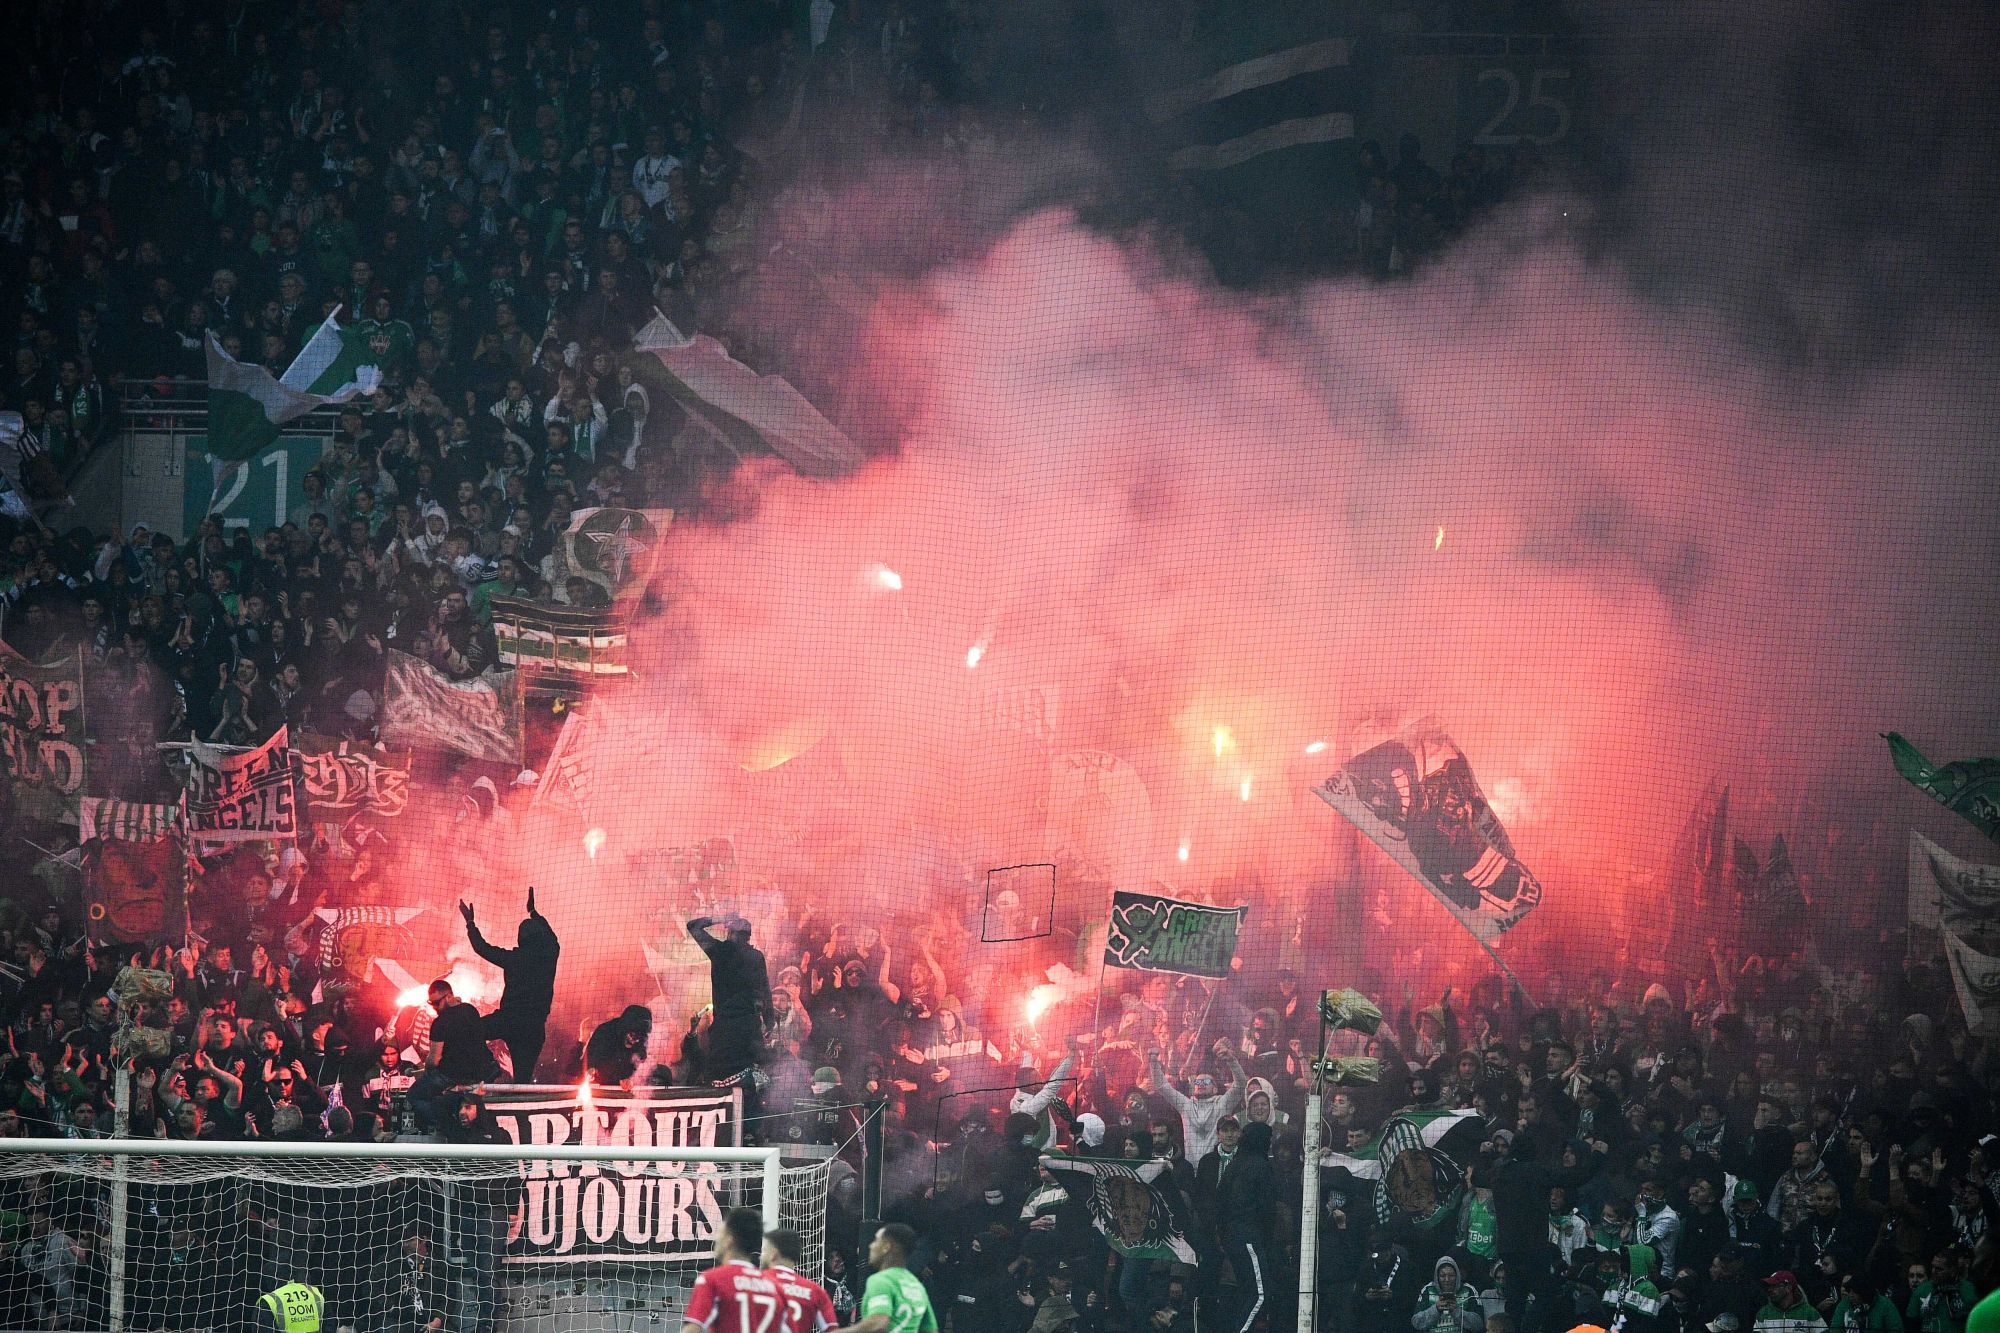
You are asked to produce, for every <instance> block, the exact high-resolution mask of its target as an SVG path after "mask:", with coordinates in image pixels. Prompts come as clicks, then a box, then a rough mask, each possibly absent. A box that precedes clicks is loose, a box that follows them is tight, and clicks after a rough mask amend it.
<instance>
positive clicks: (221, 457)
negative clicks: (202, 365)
mask: <svg viewBox="0 0 2000 1333" xmlns="http://www.w3.org/2000/svg"><path fill="white" fill-rule="evenodd" d="M339 313H340V312H339V311H338V310H336V311H335V312H334V313H333V314H332V315H328V316H327V318H326V322H325V323H323V324H321V325H320V326H319V328H318V329H316V330H314V332H313V335H312V337H311V338H308V339H307V340H306V345H305V346H304V347H303V348H301V349H300V351H299V354H298V357H297V358H296V359H295V360H294V361H293V362H292V364H291V366H290V367H289V368H287V369H286V371H285V373H284V374H283V375H281V376H274V375H272V374H271V372H270V371H268V370H266V369H265V368H264V367H262V366H250V365H245V364H243V363H242V362H241V361H238V360H237V359H236V358H234V357H232V356H230V355H229V353H227V352H225V351H223V350H222V344H221V343H220V342H218V341H217V340H216V337H215V335H214V334H212V333H211V334H209V335H208V454H209V457H210V458H212V459H215V460H216V461H218V462H221V463H241V462H244V461H246V460H248V459H251V458H254V457H256V456H257V454H258V453H260V452H261V451H262V450H264V449H266V448H269V447H270V446H271V445H272V444H275V443H276V442H277V439H278V434H279V428H280V427H282V426H284V425H285V424H286V423H287V422H291V421H297V420H298V419H299V418H300V417H302V416H305V415H306V414H307V413H308V412H311V411H313V410H314V409H315V408H320V407H325V406H326V405H327V404H329V403H344V402H346V401H347V400H348V399H350V398H353V397H355V396H357V395H359V394H363V393H370V392H373V391H374V389H375V388H376V387H377V386H378V385H379V384H380V383H381V382H382V375H381V371H380V370H379V369H377V368H376V367H375V366H374V365H373V364H370V363H369V359H370V358H371V357H372V353H371V352H370V350H369V347H368V344H367V342H366V341H365V340H364V339H363V338H361V337H360V336H359V334H358V333H356V331H355V330H352V329H343V328H342V327H341V326H340V324H339V322H338V320H337V318H336V316H338V315H339Z"/></svg>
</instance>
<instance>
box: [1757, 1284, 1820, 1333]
mask: <svg viewBox="0 0 2000 1333" xmlns="http://www.w3.org/2000/svg"><path fill="white" fill-rule="evenodd" d="M1825 1327H1826V1320H1824V1319H1822V1318H1820V1313H1819V1311H1817V1310H1815V1309H1813V1307H1812V1303H1811V1302H1810V1301H1808V1300H1807V1299H1806V1296H1805V1293H1804V1292H1802V1291H1800V1290H1799V1289H1798V1288H1797V1287H1794V1288H1792V1303H1791V1305H1790V1306H1788V1307H1787V1308H1785V1309H1783V1310H1780V1309H1779V1308H1778V1306H1777V1303H1776V1302H1775V1301H1772V1300H1770V1299H1768V1298H1766V1300H1765V1301H1764V1308H1763V1309H1761V1310H1759V1311H1758V1312H1757V1320H1756V1322H1755V1323H1754V1324H1752V1325H1751V1328H1752V1329H1753V1330H1754V1333H1821V1330H1823V1329H1824V1328H1825Z"/></svg>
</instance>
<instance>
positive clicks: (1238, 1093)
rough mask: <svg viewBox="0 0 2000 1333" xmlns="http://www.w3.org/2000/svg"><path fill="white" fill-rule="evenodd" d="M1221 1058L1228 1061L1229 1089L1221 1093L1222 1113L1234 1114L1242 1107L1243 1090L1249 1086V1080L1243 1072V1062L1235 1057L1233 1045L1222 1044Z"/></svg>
mask: <svg viewBox="0 0 2000 1333" xmlns="http://www.w3.org/2000/svg"><path fill="white" fill-rule="evenodd" d="M1222 1058H1223V1059H1224V1060H1226V1061H1228V1062H1229V1074H1230V1078H1229V1089H1228V1091H1226V1092H1224V1093H1223V1094H1222V1114H1224V1115H1235V1114H1236V1113H1237V1112H1238V1111H1241V1110H1242V1109H1243V1105H1244V1103H1243V1090H1244V1089H1245V1088H1247V1087H1249V1086H1250V1080H1249V1078H1248V1077H1246V1076H1245V1075H1244V1073H1243V1062H1242V1061H1241V1060H1239V1059H1237V1058H1236V1048H1235V1047H1234V1046H1224V1047H1223V1050H1222Z"/></svg>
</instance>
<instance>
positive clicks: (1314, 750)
mask: <svg viewBox="0 0 2000 1333" xmlns="http://www.w3.org/2000/svg"><path fill="white" fill-rule="evenodd" d="M1325 749H1326V742H1325V741H1314V742H1313V743H1312V744H1311V745H1308V746H1307V747H1306V753H1307V754H1319V753H1320V752H1321V751H1323V750H1325Z"/></svg>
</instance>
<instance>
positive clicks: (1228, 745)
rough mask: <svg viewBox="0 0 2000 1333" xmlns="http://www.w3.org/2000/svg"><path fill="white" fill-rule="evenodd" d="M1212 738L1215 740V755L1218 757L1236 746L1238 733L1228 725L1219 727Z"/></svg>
mask: <svg viewBox="0 0 2000 1333" xmlns="http://www.w3.org/2000/svg"><path fill="white" fill-rule="evenodd" d="M1211 739H1212V740H1213V741H1214V742H1215V757H1216V758H1217V759H1220V758H1222V756H1223V755H1225V754H1227V753H1228V752H1229V751H1231V750H1233V749H1235V748H1236V734H1235V733H1234V732H1232V731H1230V729H1229V728H1228V727H1217V728H1216V729H1215V734H1214V736H1213V737H1211Z"/></svg>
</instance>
